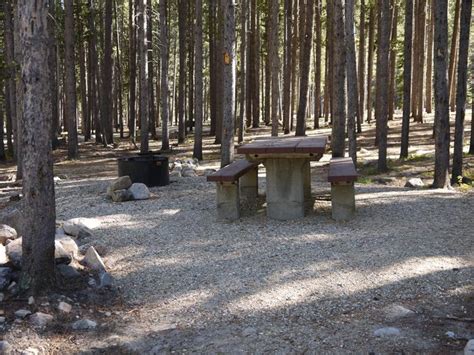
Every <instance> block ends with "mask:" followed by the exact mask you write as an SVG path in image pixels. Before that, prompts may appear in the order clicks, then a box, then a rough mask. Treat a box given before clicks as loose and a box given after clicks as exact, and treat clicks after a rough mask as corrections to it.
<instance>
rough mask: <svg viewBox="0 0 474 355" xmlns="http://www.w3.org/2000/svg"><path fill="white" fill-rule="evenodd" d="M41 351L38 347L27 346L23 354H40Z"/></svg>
mask: <svg viewBox="0 0 474 355" xmlns="http://www.w3.org/2000/svg"><path fill="white" fill-rule="evenodd" d="M39 354H40V351H39V350H38V349H36V348H31V347H29V348H27V349H25V350H23V351H22V352H21V355H39Z"/></svg>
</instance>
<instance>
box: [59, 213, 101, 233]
mask: <svg viewBox="0 0 474 355" xmlns="http://www.w3.org/2000/svg"><path fill="white" fill-rule="evenodd" d="M99 226H100V221H99V220H98V219H96V218H81V217H79V218H72V219H70V220H67V221H66V222H64V223H63V229H64V232H65V233H66V234H69V235H72V236H73V237H81V233H82V234H83V235H92V230H93V229H96V228H98V227H99Z"/></svg>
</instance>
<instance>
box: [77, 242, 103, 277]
mask: <svg viewBox="0 0 474 355" xmlns="http://www.w3.org/2000/svg"><path fill="white" fill-rule="evenodd" d="M82 263H83V264H84V265H86V266H87V267H89V268H91V269H92V270H94V271H99V272H102V271H106V270H105V264H104V262H103V261H102V258H101V257H100V255H99V254H98V253H97V251H96V250H95V248H94V247H90V248H89V249H87V252H86V255H85V256H84V259H82Z"/></svg>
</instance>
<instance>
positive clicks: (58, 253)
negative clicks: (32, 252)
mask: <svg viewBox="0 0 474 355" xmlns="http://www.w3.org/2000/svg"><path fill="white" fill-rule="evenodd" d="M54 248H55V249H54V259H55V261H56V264H69V263H70V262H71V261H72V256H71V254H70V253H68V252H67V251H66V250H65V249H64V248H63V246H62V244H61V243H60V242H59V241H57V240H55V241H54Z"/></svg>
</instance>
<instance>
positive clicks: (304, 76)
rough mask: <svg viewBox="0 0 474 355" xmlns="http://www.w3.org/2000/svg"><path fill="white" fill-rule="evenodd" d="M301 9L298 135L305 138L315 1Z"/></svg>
mask: <svg viewBox="0 0 474 355" xmlns="http://www.w3.org/2000/svg"><path fill="white" fill-rule="evenodd" d="M302 5H303V6H301V8H304V7H306V8H305V10H304V17H300V20H301V28H302V30H301V33H302V34H303V35H302V36H301V39H300V41H301V47H300V94H299V104H298V112H297V115H296V135H297V136H304V135H305V132H306V122H305V121H306V106H307V103H308V82H309V66H310V58H311V44H312V33H313V8H314V0H307V1H306V5H304V4H302Z"/></svg>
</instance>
